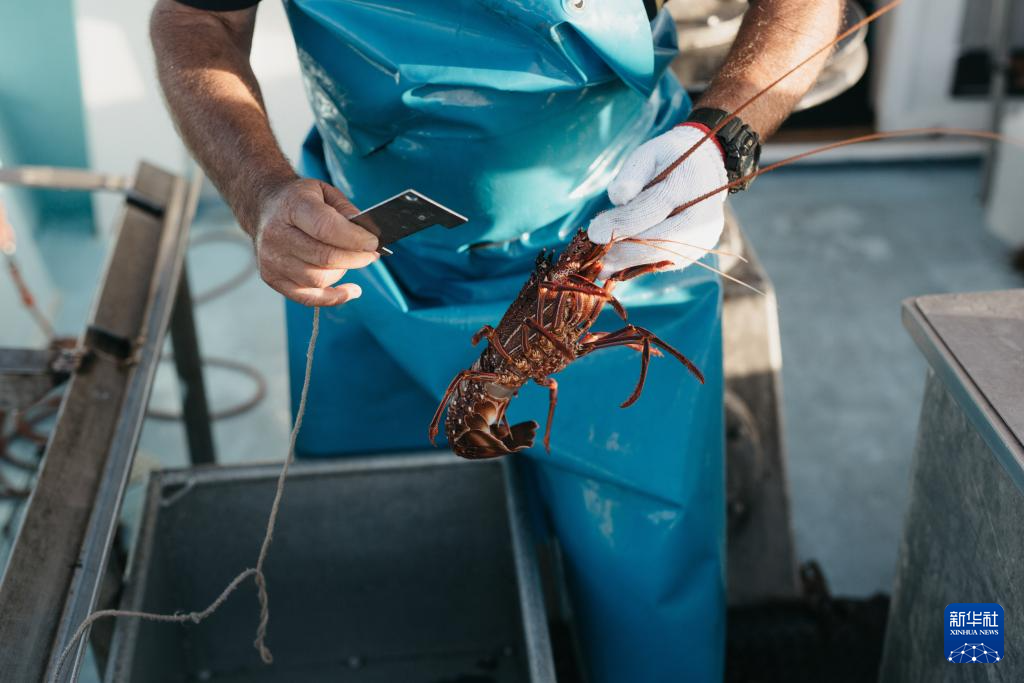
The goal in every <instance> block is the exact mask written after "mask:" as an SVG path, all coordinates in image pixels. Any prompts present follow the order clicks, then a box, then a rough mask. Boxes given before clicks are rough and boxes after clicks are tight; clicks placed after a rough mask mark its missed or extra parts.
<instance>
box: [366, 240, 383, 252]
mask: <svg viewBox="0 0 1024 683" xmlns="http://www.w3.org/2000/svg"><path fill="white" fill-rule="evenodd" d="M379 244H380V242H379V240H378V239H377V238H376V237H372V236H371V237H369V238H367V239H366V240H364V241H363V251H377V246H378V245H379Z"/></svg>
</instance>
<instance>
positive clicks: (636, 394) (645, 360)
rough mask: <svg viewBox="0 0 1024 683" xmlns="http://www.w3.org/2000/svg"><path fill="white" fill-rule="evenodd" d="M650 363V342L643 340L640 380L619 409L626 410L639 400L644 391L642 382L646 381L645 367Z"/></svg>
mask: <svg viewBox="0 0 1024 683" xmlns="http://www.w3.org/2000/svg"><path fill="white" fill-rule="evenodd" d="M650 362H651V340H650V339H646V338H645V339H644V347H643V351H641V352H640V379H638V380H637V382H636V388H635V389H633V393H632V394H630V395H629V398H627V399H626V400H625V401H624V402H623V403H622V404H621V405H619V407H620V408H628V407H630V406H631V405H633V404H634V403H636V400H637V399H638V398H640V392H641V391H643V390H644V382H646V381H647V365H648V364H649V363H650Z"/></svg>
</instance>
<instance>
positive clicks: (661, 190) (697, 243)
mask: <svg viewBox="0 0 1024 683" xmlns="http://www.w3.org/2000/svg"><path fill="white" fill-rule="evenodd" d="M705 132H706V129H704V128H700V127H697V126H690V125H683V126H677V127H675V128H673V129H672V130H670V131H668V132H667V133H663V134H662V135H659V136H658V137H656V138H654V139H653V140H648V141H647V142H645V143H644V144H642V145H640V146H639V147H637V148H636V149H635V150H634V151H633V153H632V154H630V155H629V157H627V158H626V161H625V163H624V164H623V166H622V170H621V171H619V174H618V175H617V176H615V180H613V181H612V182H611V184H610V185H609V186H608V198H609V199H611V201H612V204H614V205H615V208H612V209H609V210H608V211H605V212H603V213H600V214H598V215H597V216H596V217H595V218H594V219H593V220H592V221H591V222H590V226H589V227H588V228H587V237H589V238H590V240H591V241H592V242H595V243H597V244H607V243H608V242H609V241H611V240H613V239H614V240H615V241H616V244H614V245H612V248H611V249H610V250H609V252H608V255H607V256H606V257H605V259H604V268H603V269H602V271H601V275H600V277H602V278H606V277H608V276H609V275H611V274H612V273H615V272H618V271H620V270H623V269H624V268H629V267H632V266H639V265H646V264H649V263H657V262H658V261H672V263H673V264H674V266H673V268H674V269H678V268H685V267H686V266H688V265H690V264H692V263H693V262H694V261H696V260H698V259H700V258H701V257H702V256H704V254H705V253H706V250H708V249H712V248H714V246H715V245H716V244H717V243H718V238H719V237H720V236H721V234H722V228H723V227H724V225H725V214H724V210H723V206H724V204H725V197H726V195H727V194H728V192H726V191H722V192H719V193H718V194H716V195H714V196H712V197H709V198H707V199H705V200H703V201H702V202H700V203H699V204H695V205H694V206H691V207H690V208H689V209H687V210H686V211H683V212H682V213H680V214H678V215H676V216H672V217H671V218H668V215H669V214H670V213H672V211H673V210H674V209H675V208H676V207H677V206H680V205H682V204H685V203H686V202H688V201H690V200H691V199H694V198H696V197H699V196H701V195H703V194H705V193H707V192H710V191H711V190H715V189H717V188H719V187H721V186H723V185H725V184H726V183H727V182H728V180H729V179H728V174H727V173H726V171H725V162H724V161H723V158H722V150H721V148H720V147H719V146H718V143H717V141H716V140H715V139H714V138H711V139H709V140H706V141H704V143H703V144H702V145H701V146H700V147H698V148H697V149H696V150H694V152H693V154H691V155H690V157H689V158H688V159H687V160H686V161H684V162H683V163H682V164H680V165H679V167H678V168H676V169H675V170H674V171H672V173H670V174H669V176H668V177H667V178H665V179H664V180H663V181H661V182H660V183H658V184H657V185H655V186H654V187H652V188H651V189H649V190H644V191H641V190H643V187H644V186H645V185H647V183H649V182H651V180H653V179H654V178H655V177H656V176H657V175H658V174H659V173H661V171H663V170H664V169H665V168H667V167H668V166H669V164H671V163H672V162H673V161H675V160H676V159H678V158H679V157H680V156H682V155H683V154H685V153H686V151H687V150H688V149H690V148H691V147H693V145H694V144H695V143H697V142H698V141H699V140H701V139H702V138H703V137H704V135H705ZM624 237H636V238H640V239H649V240H652V241H653V240H664V241H654V242H652V243H651V244H640V243H637V242H629V241H623V242H619V240H621V239H622V238H624ZM673 252H675V253H673ZM673 268H666V270H671V269H673Z"/></svg>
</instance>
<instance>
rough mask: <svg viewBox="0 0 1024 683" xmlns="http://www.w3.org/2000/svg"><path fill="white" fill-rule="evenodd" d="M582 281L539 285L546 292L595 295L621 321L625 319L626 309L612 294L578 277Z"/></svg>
mask: <svg viewBox="0 0 1024 683" xmlns="http://www.w3.org/2000/svg"><path fill="white" fill-rule="evenodd" d="M580 280H582V282H580V283H575V282H572V283H570V282H542V283H540V287H541V290H542V291H546V292H576V293H577V294H587V295H590V296H593V297H597V298H598V299H601V300H602V301H607V302H608V303H610V304H611V305H612V308H614V309H615V312H616V313H618V314H619V317H620V318H622V320H623V321H625V320H626V309H625V308H623V306H622V304H621V303H620V302H619V300H618V299H616V298H615V297H614V296H612V295H611V294H609V293H608V292H606V291H605V290H604V289H602V288H601V287H598V286H597V285H595V284H593V283H591V282H588V281H587V280H584V279H583V278H580Z"/></svg>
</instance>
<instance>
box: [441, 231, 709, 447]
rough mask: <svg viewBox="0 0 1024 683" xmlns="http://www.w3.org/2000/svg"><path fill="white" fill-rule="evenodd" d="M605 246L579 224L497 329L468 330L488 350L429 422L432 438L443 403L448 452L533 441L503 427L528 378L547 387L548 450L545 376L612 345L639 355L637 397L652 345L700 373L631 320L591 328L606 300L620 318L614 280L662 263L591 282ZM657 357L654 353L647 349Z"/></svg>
mask: <svg viewBox="0 0 1024 683" xmlns="http://www.w3.org/2000/svg"><path fill="white" fill-rule="evenodd" d="M609 248H610V245H607V244H594V243H593V242H591V241H590V240H588V239H587V236H586V233H585V232H584V231H583V230H580V231H579V232H578V233H577V234H576V236H575V237H574V238H573V240H572V241H571V242H570V243H569V244H568V246H566V248H565V250H564V251H563V252H562V254H561V256H559V258H558V260H557V261H553V259H552V255H547V254H545V253H543V252H541V254H540V255H539V256H538V257H537V264H536V266H535V267H534V270H533V273H531V274H530V278H529V279H528V280H527V281H526V284H525V285H524V286H523V289H522V290H521V291H520V292H519V295H518V296H517V297H516V299H515V300H514V301H513V302H512V304H511V305H510V306H509V307H508V310H507V311H505V315H504V316H503V317H502V319H501V322H499V323H498V326H497V328H491V327H490V326H489V325H485V326H484V327H483V328H482V329H481V330H480V331H479V332H477V333H476V334H475V335H474V336H473V344H474V345H476V344H477V343H478V342H479V341H480V340H481V339H487V340H488V342H489V343H488V345H487V348H485V349H484V350H483V352H482V353H481V354H480V357H479V358H478V359H477V360H476V361H475V362H474V363H473V365H472V366H471V367H470V368H469V369H468V370H463V371H462V372H460V373H459V374H458V375H456V376H455V378H454V379H453V380H452V382H451V384H450V385H449V386H448V390H447V391H446V392H445V395H444V398H443V399H442V400H441V404H440V405H439V406H438V408H437V412H436V413H435V414H434V419H433V421H432V422H431V424H430V431H429V435H430V440H431V442H434V439H435V438H436V436H437V432H438V427H439V423H440V419H441V414H442V412H443V411H444V408H445V406H446V405H447V406H448V416H447V419H446V420H445V433H446V434H447V436H448V441H449V443H450V445H451V448H452V450H453V451H454V452H455V453H456V454H457V455H460V456H462V457H464V458H470V459H482V458H493V457H498V456H502V455H506V454H508V453H515V452H517V451H521V450H523V449H524V448H529V447H530V446H532V445H533V442H534V438H535V436H536V433H537V427H538V424H537V423H536V422H534V421H532V420H531V421H528V422H521V423H519V424H516V425H509V423H508V419H507V417H506V415H505V412H506V409H507V408H508V404H509V402H510V401H511V400H512V398H513V397H514V396H516V394H517V393H518V392H519V389H520V388H521V387H522V386H523V385H524V384H526V383H527V382H529V381H530V380H533V381H534V382H536V383H537V384H539V385H541V386H544V387H547V388H548V390H549V392H550V405H549V408H548V424H547V430H546V432H545V435H544V445H545V447H547V448H549V449H550V437H551V417H552V415H553V414H554V410H555V405H556V403H557V400H558V383H557V382H556V381H555V380H554V379H553V378H552V377H551V375H554V374H556V373H558V372H560V371H561V370H563V369H565V367H566V366H568V365H569V363H571V362H572V361H574V360H576V359H577V358H580V357H582V356H585V355H586V354H588V353H591V352H592V351H596V350H597V349H601V348H608V347H611V346H629V347H631V348H634V349H636V350H638V351H640V352H641V353H642V357H641V358H642V361H641V372H640V381H639V383H638V384H637V388H636V390H635V391H634V392H633V395H632V396H630V398H629V399H628V400H627V401H626V402H625V403H623V404H622V407H627V406H629V405H631V404H632V403H633V402H634V401H635V400H636V399H637V398H639V396H640V391H641V390H642V389H643V383H644V379H645V377H646V373H647V363H648V361H649V359H650V356H651V354H652V348H651V345H652V344H653V345H655V346H658V347H660V348H661V349H663V350H665V351H667V352H668V353H671V354H672V355H673V356H675V357H676V358H678V359H679V360H680V362H682V363H683V364H684V365H686V367H687V368H688V369H689V370H690V371H691V372H692V373H693V374H694V375H695V376H696V377H697V379H698V380H700V381H701V382H702V383H703V381H704V378H703V376H702V375H701V374H700V371H699V370H697V368H696V367H695V366H694V365H693V363H691V362H690V361H689V360H688V359H686V358H685V357H684V356H683V355H682V354H680V353H679V352H678V351H676V350H675V349H673V348H672V347H670V346H668V345H667V344H665V343H664V342H662V341H661V340H660V339H658V338H657V337H656V336H654V335H653V334H652V333H651V332H649V331H647V330H644V329H643V328H639V327H635V326H633V325H628V324H627V325H626V326H625V327H624V328H622V329H620V330H618V331H616V332H611V333H600V332H599V333H591V332H590V327H591V325H593V324H594V321H595V320H596V319H597V316H598V314H599V313H600V312H601V310H602V309H603V308H604V306H605V304H608V303H610V304H611V305H612V306H613V307H614V308H615V310H616V311H617V312H618V313H619V315H620V316H621V317H622V319H623V320H625V319H626V312H625V310H624V309H623V308H622V306H621V305H620V304H619V302H618V301H616V300H615V298H614V297H613V296H612V295H611V290H612V288H613V287H614V286H615V283H616V282H621V281H623V280H628V279H630V278H632V277H636V276H637V275H642V274H644V273H649V272H653V271H655V270H659V269H660V268H662V267H664V266H666V265H668V264H669V263H670V262H661V263H656V264H652V265H650V266H642V267H640V268H633V269H627V270H626V271H622V272H619V273H615V274H613V275H612V276H611V277H609V278H608V279H607V280H606V281H605V283H604V286H598V285H597V284H595V282H594V280H595V278H596V277H597V274H598V273H600V272H601V259H602V258H603V257H604V255H605V254H606V253H607V252H608V249H609ZM653 353H654V354H655V355H660V353H659V352H658V351H657V350H653Z"/></svg>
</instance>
